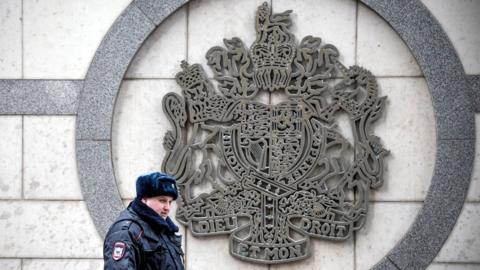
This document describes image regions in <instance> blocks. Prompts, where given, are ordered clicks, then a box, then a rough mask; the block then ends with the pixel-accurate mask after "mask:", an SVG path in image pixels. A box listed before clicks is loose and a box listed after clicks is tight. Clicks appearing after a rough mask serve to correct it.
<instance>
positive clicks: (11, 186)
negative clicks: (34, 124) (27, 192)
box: [0, 116, 23, 199]
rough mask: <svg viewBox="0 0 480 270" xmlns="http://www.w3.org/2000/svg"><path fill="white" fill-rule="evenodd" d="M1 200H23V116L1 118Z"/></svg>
mask: <svg viewBox="0 0 480 270" xmlns="http://www.w3.org/2000/svg"><path fill="white" fill-rule="evenodd" d="M0 130H1V132H0V164H2V168H1V169H0V198H1V199H20V198H22V147H23V146H22V116H1V117H0Z"/></svg>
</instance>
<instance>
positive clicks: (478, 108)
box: [467, 61, 480, 113]
mask: <svg viewBox="0 0 480 270" xmlns="http://www.w3.org/2000/svg"><path fill="white" fill-rule="evenodd" d="M479 62H480V61H479ZM467 79H468V83H469V84H470V91H471V92H470V93H471V99H472V100H473V106H474V108H475V112H476V113H480V75H470V76H467Z"/></svg>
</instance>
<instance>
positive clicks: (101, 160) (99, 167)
mask: <svg viewBox="0 0 480 270" xmlns="http://www.w3.org/2000/svg"><path fill="white" fill-rule="evenodd" d="M111 161H112V158H111V147H110V142H109V141H77V163H78V165H77V166H78V169H79V177H80V185H81V188H82V193H83V196H84V198H85V199H86V201H87V207H88V210H89V212H90V215H91V217H92V219H93V222H94V224H95V227H96V228H97V231H98V233H99V234H100V236H101V237H102V238H103V237H105V234H106V232H107V230H108V228H109V227H110V225H111V224H112V223H113V221H115V219H116V218H117V216H118V214H119V213H120V211H121V210H123V208H124V207H123V204H122V200H121V199H120V195H119V193H118V189H117V183H116V182H115V176H114V174H113V168H112V162H111Z"/></svg>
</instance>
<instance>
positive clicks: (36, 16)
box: [23, 0, 131, 79]
mask: <svg viewBox="0 0 480 270" xmlns="http://www.w3.org/2000/svg"><path fill="white" fill-rule="evenodd" d="M130 2H131V0H118V1H109V0H82V1H78V0H35V1H34V0H25V1H24V4H23V12H24V25H23V29H24V38H23V39H24V75H25V78H28V79H83V78H84V77H85V74H86V73H87V69H88V67H89V65H90V62H91V61H92V58H93V55H94V53H95V51H96V50H97V48H98V46H99V45H100V42H101V41H102V39H103V37H104V36H105V34H106V33H107V31H108V29H109V28H110V26H111V25H112V24H113V22H114V21H115V19H116V18H117V17H118V15H119V14H120V12H122V11H123V10H124V9H125V8H126V7H127V6H128V4H129V3H130Z"/></svg>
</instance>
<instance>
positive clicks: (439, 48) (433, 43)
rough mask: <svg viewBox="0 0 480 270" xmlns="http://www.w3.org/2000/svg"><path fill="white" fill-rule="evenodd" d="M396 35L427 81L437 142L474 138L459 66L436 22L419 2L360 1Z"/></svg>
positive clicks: (470, 110)
mask: <svg viewBox="0 0 480 270" xmlns="http://www.w3.org/2000/svg"><path fill="white" fill-rule="evenodd" d="M362 2H364V3H365V4H367V5H368V6H369V7H370V8H372V9H374V10H375V11H376V12H377V13H379V14H380V15H381V16H382V17H384V19H386V20H387V21H388V22H389V23H390V25H391V26H392V27H393V28H394V29H395V30H396V31H397V32H398V33H399V35H400V36H401V37H402V38H403V40H404V41H405V43H406V44H407V46H408V47H409V48H410V49H411V50H412V53H413V54H414V56H415V58H416V59H417V62H418V63H419V65H420V67H421V68H422V71H423V73H424V75H425V77H426V79H427V83H428V85H429V87H430V91H431V93H432V98H433V101H434V108H435V116H436V122H437V137H438V138H439V139H472V138H475V134H474V132H475V126H474V125H473V106H472V104H471V103H472V102H471V101H470V99H469V91H468V89H469V88H468V85H467V81H466V79H465V75H464V72H463V67H462V63H461V62H460V60H459V59H458V57H457V56H456V52H455V49H454V48H453V46H452V44H451V43H450V41H449V39H448V37H447V36H446V34H445V32H443V30H442V29H441V27H440V25H439V24H438V23H437V22H436V20H435V18H434V17H433V16H432V15H431V14H430V13H429V11H428V10H427V9H426V8H425V6H423V5H422V3H420V2H419V1H413V0H403V1H393V0H388V1H378V0H363V1H362Z"/></svg>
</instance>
